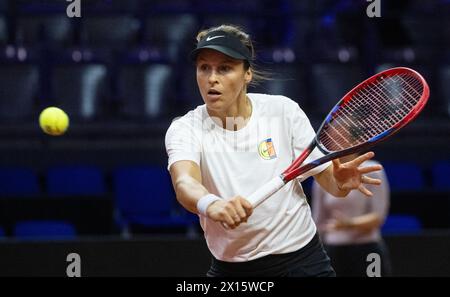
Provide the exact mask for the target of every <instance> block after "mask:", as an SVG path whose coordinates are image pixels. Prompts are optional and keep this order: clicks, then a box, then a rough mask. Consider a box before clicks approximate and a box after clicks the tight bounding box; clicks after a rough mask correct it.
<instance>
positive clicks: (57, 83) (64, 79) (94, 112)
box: [51, 52, 108, 121]
mask: <svg viewBox="0 0 450 297" xmlns="http://www.w3.org/2000/svg"><path fill="white" fill-rule="evenodd" d="M74 54H75V52H74ZM107 85H108V72H107V68H106V66H105V65H104V64H101V63H69V64H58V65H56V66H54V68H53V71H52V77H51V89H52V92H51V93H52V96H51V97H52V101H53V102H54V104H55V105H56V106H58V107H60V108H62V109H63V110H65V111H66V112H67V114H68V115H69V116H70V118H71V119H72V120H75V121H77V120H78V121H80V120H94V119H97V118H99V117H101V116H102V109H101V107H102V102H103V101H102V100H104V98H105V97H106V96H107V94H108V88H107Z"/></svg>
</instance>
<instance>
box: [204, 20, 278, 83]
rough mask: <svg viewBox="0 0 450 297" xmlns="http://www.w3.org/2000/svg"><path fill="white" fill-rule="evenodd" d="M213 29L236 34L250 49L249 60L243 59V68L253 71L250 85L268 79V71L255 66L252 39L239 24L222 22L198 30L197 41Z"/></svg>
mask: <svg viewBox="0 0 450 297" xmlns="http://www.w3.org/2000/svg"><path fill="white" fill-rule="evenodd" d="M213 31H224V32H227V33H229V34H232V35H234V36H236V37H237V38H238V39H239V40H240V41H241V42H242V43H243V44H244V45H245V47H247V49H248V50H249V51H250V53H251V58H252V59H251V61H244V69H245V70H248V69H249V68H250V69H251V70H252V73H253V79H252V81H251V82H250V85H257V84H259V83H260V82H261V81H265V80H270V75H269V73H267V72H265V71H263V70H260V69H259V66H257V65H256V64H255V60H256V55H255V49H254V47H253V43H252V40H251V38H250V35H249V34H248V33H245V31H244V30H243V29H242V28H241V27H239V26H236V25H232V24H223V25H220V26H217V27H211V28H208V29H205V30H202V31H200V32H199V33H198V34H197V37H196V39H197V42H199V41H200V40H202V38H203V37H205V36H206V35H207V34H209V33H210V32H213Z"/></svg>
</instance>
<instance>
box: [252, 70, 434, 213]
mask: <svg viewBox="0 0 450 297" xmlns="http://www.w3.org/2000/svg"><path fill="white" fill-rule="evenodd" d="M429 95H430V90H429V87H428V84H427V82H426V81H425V79H424V78H423V77H422V75H420V74H419V73H418V72H416V71H414V70H412V69H409V68H404V67H398V68H392V69H388V70H385V71H382V72H380V73H378V74H375V75H374V76H372V77H370V78H368V79H367V80H365V81H363V82H362V83H360V84H359V85H357V86H356V87H355V88H353V89H352V90H351V91H350V92H348V93H347V94H346V95H345V96H344V97H343V98H342V99H341V100H340V101H339V102H338V103H337V104H336V105H335V106H334V107H333V109H332V110H331V111H330V113H329V114H328V115H327V117H326V118H325V120H324V121H323V123H322V125H321V126H320V128H319V130H318V132H317V133H316V136H315V138H314V139H313V140H312V142H311V144H310V145H309V146H308V147H307V148H306V149H305V150H304V151H303V152H302V154H301V155H300V156H299V157H298V158H297V159H296V160H295V161H294V162H293V163H292V164H291V165H290V166H289V167H288V168H287V169H286V170H285V171H284V172H283V173H282V174H280V175H279V176H277V177H275V178H273V179H272V180H271V181H269V182H268V183H266V184H265V185H264V186H262V187H261V188H260V189H259V190H257V191H256V192H254V193H253V194H251V195H250V196H248V197H247V200H248V201H249V202H250V203H251V204H252V205H253V207H256V206H258V205H259V204H261V203H262V202H263V201H265V200H266V199H267V198H269V197H270V196H271V195H272V194H274V193H275V192H277V191H278V190H279V189H281V188H282V187H283V186H284V185H285V184H287V183H288V182H289V181H291V180H292V179H294V178H296V177H299V176H301V175H302V174H304V173H305V172H307V171H309V170H311V169H313V168H315V167H317V166H319V165H321V164H323V163H326V162H328V161H331V160H333V159H336V158H341V157H343V156H346V155H349V154H353V153H356V152H362V151H365V150H367V149H368V148H370V147H372V146H374V145H375V144H377V143H379V142H381V141H383V140H386V139H387V138H389V137H391V136H392V135H394V134H395V133H396V132H398V131H399V130H400V129H401V128H403V127H404V126H405V125H406V124H408V123H410V122H411V121H413V120H414V119H415V118H416V117H417V115H418V114H419V113H420V112H421V111H422V109H423V108H424V106H425V104H426V103H427V100H428V97H429ZM315 147H318V148H319V150H320V151H322V152H323V153H324V154H325V156H323V157H321V158H319V159H317V160H315V161H312V162H310V163H308V164H305V165H303V166H302V164H303V162H304V161H305V159H306V158H307V157H308V156H309V154H310V153H311V152H312V151H313V150H314V148H315Z"/></svg>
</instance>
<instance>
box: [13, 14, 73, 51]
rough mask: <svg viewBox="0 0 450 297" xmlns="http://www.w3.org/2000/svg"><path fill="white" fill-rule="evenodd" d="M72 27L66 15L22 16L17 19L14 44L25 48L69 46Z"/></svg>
mask: <svg viewBox="0 0 450 297" xmlns="http://www.w3.org/2000/svg"><path fill="white" fill-rule="evenodd" d="M72 37H73V27H72V24H71V20H70V19H69V18H68V17H67V15H66V14H44V15H32V16H22V17H19V18H18V19H17V26H16V42H17V43H19V44H24V45H26V46H37V45H41V44H50V45H52V46H69V45H70V44H71V43H72Z"/></svg>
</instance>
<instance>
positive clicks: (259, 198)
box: [247, 176, 285, 208]
mask: <svg viewBox="0 0 450 297" xmlns="http://www.w3.org/2000/svg"><path fill="white" fill-rule="evenodd" d="M284 185H285V183H284V181H283V179H282V178H281V176H277V177H274V178H273V179H272V180H271V181H269V182H268V183H267V184H265V185H264V186H262V187H261V188H260V189H259V190H257V191H256V192H254V193H253V194H251V195H250V196H248V197H247V200H248V202H250V203H251V204H252V206H253V208H255V207H257V206H258V205H260V204H261V203H262V202H263V201H264V200H266V199H267V198H269V197H270V196H272V195H273V194H274V193H275V192H277V191H278V190H279V189H281V188H282V187H283V186H284Z"/></svg>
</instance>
